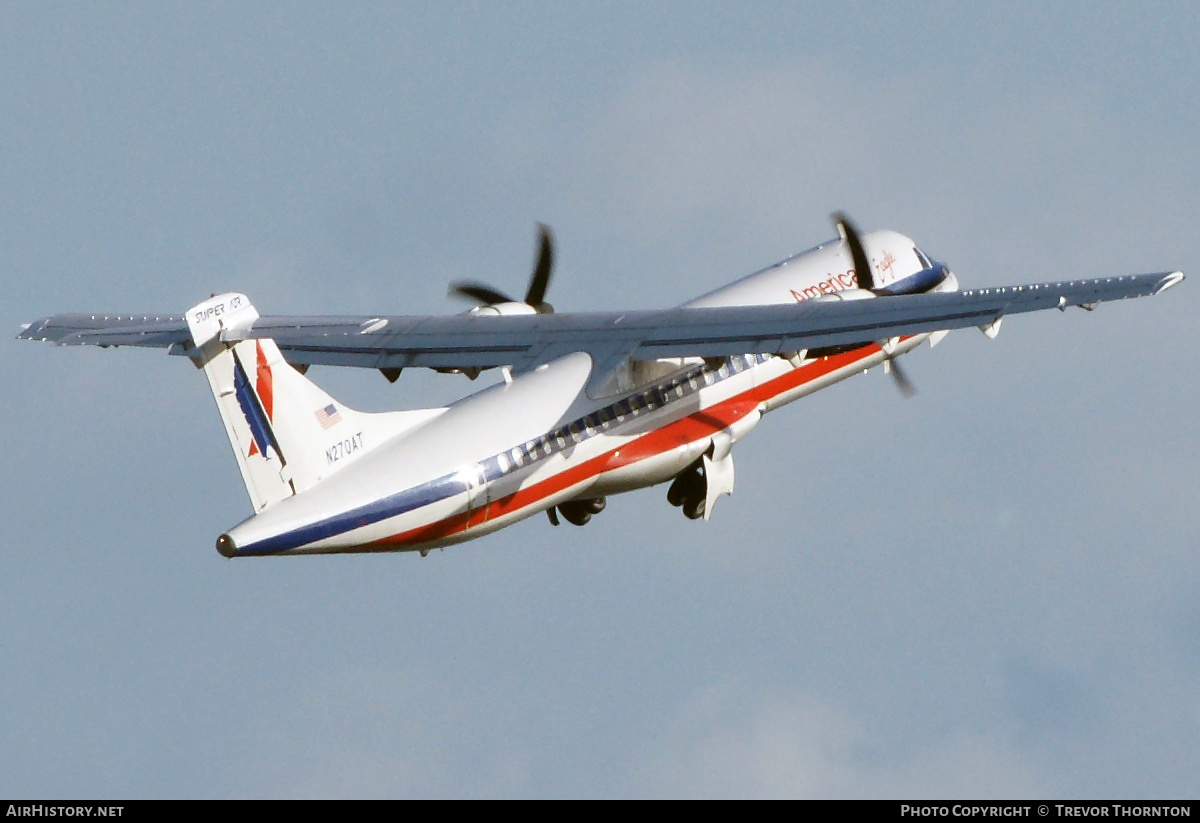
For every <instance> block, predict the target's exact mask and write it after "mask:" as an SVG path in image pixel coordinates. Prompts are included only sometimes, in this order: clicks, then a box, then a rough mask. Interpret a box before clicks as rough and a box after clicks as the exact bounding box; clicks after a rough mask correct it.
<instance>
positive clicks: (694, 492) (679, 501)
mask: <svg viewBox="0 0 1200 823" xmlns="http://www.w3.org/2000/svg"><path fill="white" fill-rule="evenodd" d="M707 491H708V486H707V481H706V479H705V477H704V463H703V462H702V461H700V460H697V461H696V462H695V463H693V464H692V465H691V466H688V467H687V468H686V469H685V470H684V471H683V472H682V473H681V474H680V475H679V476H678V477H676V478H675V479H674V480H672V481H671V485H670V487H669V488H668V489H667V502H668V503H670V504H671V505H672V506H676V507H678V508H681V509H683V515H684V517H686V518H687V519H688V520H696V519H697V518H700V517H703V516H704V498H705V493H706V492H707Z"/></svg>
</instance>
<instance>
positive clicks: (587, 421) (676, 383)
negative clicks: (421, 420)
mask: <svg viewBox="0 0 1200 823" xmlns="http://www.w3.org/2000/svg"><path fill="white" fill-rule="evenodd" d="M771 356H772V355H769V354H746V355H737V356H734V357H729V358H726V359H725V361H724V362H722V363H721V365H720V366H719V367H718V368H716V369H710V368H708V367H706V366H698V367H696V368H694V369H691V370H690V371H687V372H684V373H683V374H680V375H677V376H675V377H674V378H672V379H671V380H668V381H666V382H664V383H661V384H659V385H657V386H653V387H651V388H649V389H646V390H644V391H641V392H638V393H637V394H634V395H630V396H629V397H625V398H622V399H621V400H618V401H617V402H616V403H613V404H611V405H609V406H605V407H604V408H602V409H598V410H597V411H594V412H592V413H591V414H589V415H586V416H585V417H581V418H579V419H578V420H574V421H572V422H571V423H568V424H567V425H565V426H562V427H560V428H558V429H555V430H554V431H552V432H549V433H548V434H544V435H542V436H541V437H539V438H537V439H536V440H530V441H528V442H526V443H523V444H521V445H519V446H514V447H513V448H511V449H509V450H508V451H504V452H501V453H500V454H498V455H496V457H495V458H493V459H494V461H495V469H496V470H498V471H496V472H495V473H496V474H497V475H503V474H507V473H508V472H509V471H512V470H514V469H519V468H522V467H523V466H527V465H529V464H530V463H533V462H535V461H537V460H541V459H544V458H547V457H549V456H550V455H552V454H554V453H556V452H559V451H562V450H564V449H566V448H567V447H568V446H570V445H575V444H579V443H582V442H583V441H584V440H586V439H588V438H590V437H594V436H595V435H597V434H599V433H601V432H603V431H607V430H608V429H609V428H611V427H612V426H614V425H616V424H618V423H624V422H625V421H626V420H628V419H631V418H636V417H639V416H641V415H643V414H645V413H647V412H652V411H656V410H658V409H660V408H662V407H663V406H665V405H667V404H668V403H671V402H674V401H675V400H678V399H681V398H683V397H687V396H688V395H690V394H693V393H695V392H697V391H699V390H700V389H701V388H703V387H705V386H711V385H713V384H714V383H718V382H720V381H721V380H723V379H725V378H726V377H729V376H731V375H734V374H738V373H740V372H743V371H745V370H746V369H748V368H750V367H752V366H754V365H756V364H758V363H763V362H765V361H766V360H767V359H768V358H770V357H771ZM487 462H488V463H491V462H492V461H491V460H489V461H487ZM488 468H489V469H490V468H491V466H489V467H488ZM488 473H489V474H492V472H490V471H489V472H488Z"/></svg>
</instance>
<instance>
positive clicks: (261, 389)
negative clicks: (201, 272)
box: [187, 294, 443, 512]
mask: <svg viewBox="0 0 1200 823" xmlns="http://www.w3.org/2000/svg"><path fill="white" fill-rule="evenodd" d="M187 319H188V327H189V329H190V330H191V332H192V339H193V341H194V343H195V345H196V348H197V352H198V353H197V354H196V355H194V359H195V361H196V364H197V365H198V366H200V367H201V368H202V369H203V370H204V374H205V376H206V377H207V378H208V383H209V387H210V388H211V389H212V393H213V397H214V398H215V399H216V401H217V408H218V409H219V410H220V412H221V420H222V422H223V423H224V425H225V433H226V434H227V435H228V437H229V442H230V444H231V445H232V446H233V451H234V456H235V457H236V458H237V462H238V468H239V469H240V470H241V473H242V479H243V481H245V484H246V491H247V492H248V493H249V494H250V500H251V502H252V503H253V505H254V510H255V511H256V512H259V511H262V510H263V509H265V508H267V507H268V506H270V505H271V504H272V503H276V502H278V501H280V500H283V499H284V498H287V497H291V496H292V495H294V494H298V493H300V492H302V491H304V490H305V489H307V488H310V487H312V486H313V485H315V484H316V483H318V482H320V481H321V480H322V479H324V478H325V477H328V476H330V475H331V474H334V473H335V472H338V471H340V470H342V469H343V468H345V467H346V466H348V465H350V464H351V463H353V462H354V461H355V460H357V459H359V458H360V457H362V455H364V454H366V453H367V452H368V451H371V450H373V449H374V448H376V447H377V446H379V445H380V444H381V443H383V442H385V441H387V440H390V439H392V438H393V437H396V436H398V435H400V434H402V433H403V432H405V431H407V430H409V429H412V428H414V427H416V426H418V425H420V424H421V423H424V422H426V421H428V420H431V419H432V418H434V417H436V416H437V415H439V414H440V413H441V412H442V411H443V409H416V410H412V411H399V412H385V413H381V414H367V413H363V412H358V411H355V410H353V409H350V408H347V407H346V406H343V405H342V404H341V403H339V402H338V401H336V400H334V399H333V398H332V397H330V396H329V395H328V394H326V393H325V392H324V391H323V390H322V389H321V388H320V387H319V386H317V385H316V384H315V383H313V382H312V381H311V380H309V379H308V378H306V377H305V376H304V375H302V374H300V372H298V371H296V370H295V369H294V368H292V366H291V365H289V364H288V362H287V361H286V360H284V359H283V355H282V354H281V353H280V351H279V347H278V346H276V345H275V342H274V341H273V340H268V339H261V340H243V339H238V338H240V337H243V336H244V333H245V332H246V331H247V330H248V329H249V328H250V326H251V325H252V324H253V322H254V321H255V320H257V319H258V312H257V311H256V310H255V309H254V307H253V306H252V305H251V304H250V301H249V300H248V299H247V298H246V296H245V295H242V294H223V295H218V296H216V297H212V298H210V299H209V300H206V301H204V302H203V303H201V304H199V305H198V306H195V307H194V308H192V309H191V310H190V311H189V312H188V315H187ZM222 338H225V339H222Z"/></svg>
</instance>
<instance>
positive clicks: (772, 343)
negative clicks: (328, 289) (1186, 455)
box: [18, 213, 1184, 557]
mask: <svg viewBox="0 0 1200 823" xmlns="http://www.w3.org/2000/svg"><path fill="white" fill-rule="evenodd" d="M833 219H834V223H835V225H836V226H837V229H838V237H837V238H835V239H833V240H830V241H827V242H825V243H822V244H821V245H818V246H816V247H814V248H812V249H809V250H808V251H804V252H801V253H799V254H796V255H793V256H792V257H789V258H787V259H785V260H782V261H780V262H778V263H776V264H775V265H773V266H770V267H768V268H765V269H763V270H761V271H758V272H755V273H753V274H750V275H748V276H746V277H743V278H741V279H739V280H736V281H734V282H733V283H731V284H729V285H726V286H724V287H722V288H718V289H716V290H715V291H712V292H709V293H708V294H705V295H702V296H700V297H697V298H695V299H693V300H690V301H688V302H686V303H684V304H682V305H681V306H678V307H676V308H673V309H666V310H657V311H645V310H642V311H618V312H593V313H556V312H555V311H554V309H553V307H552V306H551V305H550V304H549V303H547V302H546V299H545V298H546V290H547V286H548V284H549V280H550V274H551V270H552V267H553V259H554V243H553V238H552V234H551V233H550V230H549V229H548V228H547V227H545V226H541V227H540V243H539V247H538V252H537V258H536V263H535V266H534V270H533V274H532V276H531V279H530V284H529V287H528V289H527V291H526V294H525V296H524V299H522V300H515V299H513V298H511V297H509V296H508V295H506V294H504V293H502V292H500V291H497V290H495V289H493V288H492V287H490V286H488V285H486V284H481V283H473V282H469V283H457V284H454V285H452V287H451V293H452V294H455V295H458V296H460V297H465V298H468V299H471V300H474V301H475V302H477V303H478V304H479V305H477V306H476V307H475V308H472V309H470V310H468V311H466V312H464V313H462V314H457V315H448V316H385V315H364V316H269V315H259V313H258V311H257V310H256V309H255V308H254V306H253V305H252V304H251V302H250V300H249V299H248V298H247V297H246V296H245V295H243V294H239V293H228V294H221V295H214V296H212V297H210V298H209V299H208V300H204V301H203V302H201V303H199V304H197V305H196V306H194V307H192V308H191V309H189V310H188V311H187V313H186V314H185V315H183V316H177V315H173V316H165V315H149V314H146V315H94V314H87V315H82V314H70V315H56V316H52V317H46V318H43V319H41V320H38V321H37V322H35V323H32V324H29V325H28V326H25V327H23V328H22V331H21V333H20V334H19V335H18V337H19V338H21V339H27V340H46V341H51V342H54V343H56V344H58V345H97V346H104V347H108V346H142V347H158V348H166V349H167V350H168V352H169V353H170V354H176V355H182V356H185V357H188V358H190V359H191V360H192V362H193V363H195V365H196V366H198V367H200V368H202V369H203V371H204V374H205V376H206V377H207V379H208V384H209V388H210V389H211V391H212V394H213V397H214V398H215V400H216V403H217V408H218V410H219V411H220V415H221V419H222V422H223V423H224V427H225V433H226V435H227V436H228V438H229V441H230V444H231V445H232V447H233V451H234V455H235V457H236V459H237V464H238V468H239V469H240V470H241V475H242V480H243V481H244V483H245V486H246V491H247V493H248V494H249V496H250V500H251V503H252V505H253V508H254V513H253V514H252V515H251V516H250V517H248V518H246V519H245V520H243V521H242V522H240V523H238V524H237V525H235V526H233V527H232V528H230V529H229V530H228V531H226V532H224V533H222V534H221V535H220V537H218V538H217V541H216V547H217V550H218V551H219V552H220V553H221V554H222V555H224V556H225V557H246V556H268V555H285V554H286V555H292V554H321V553H343V552H391V551H417V552H420V554H421V555H422V556H425V555H426V554H427V553H428V552H429V551H430V550H431V549H433V548H442V547H445V546H448V545H452V544H456V543H460V542H463V541H467V540H471V539H474V538H477V537H481V536H483V535H486V534H489V533H491V532H494V531H496V530H498V529H501V528H503V527H505V526H509V525H512V524H513V523H516V522H518V521H520V520H523V519H524V518H527V517H530V516H531V515H535V514H537V513H539V512H543V511H544V512H546V513H547V516H548V518H549V520H550V522H551V523H552V524H553V525H555V526H557V525H559V523H560V517H561V519H563V520H566V521H567V522H569V523H572V524H575V525H580V526H581V525H583V524H585V523H587V522H588V520H589V519H590V518H591V517H593V516H594V515H596V514H598V513H599V512H601V511H602V510H603V509H604V507H605V502H606V498H607V497H609V496H611V495H614V494H620V493H623V492H629V491H633V490H636V489H642V488H646V487H649V486H654V485H658V484H669V485H668V488H667V494H666V497H667V501H668V503H670V504H671V505H672V506H675V507H678V508H679V509H681V511H682V513H683V514H684V516H686V517H688V518H690V519H698V518H704V519H706V520H707V519H709V518H711V516H712V512H713V507H714V505H715V503H716V501H717V498H718V497H720V496H721V495H726V494H730V493H732V491H733V481H734V469H733V458H732V454H731V450H732V448H733V446H734V445H735V444H737V443H738V442H739V441H740V440H741V439H742V438H743V437H745V436H746V435H747V434H749V433H750V432H751V431H752V430H753V429H754V427H755V426H756V425H757V424H758V422H759V421H760V420H761V419H762V417H763V415H764V414H766V413H768V412H770V411H774V410H775V409H777V408H779V407H780V406H783V405H786V404H787V403H790V402H792V401H794V400H797V399H799V398H801V397H804V396H806V395H808V394H811V393H812V392H815V391H818V390H820V389H823V388H825V387H827V386H830V385H833V384H834V383H837V382H839V381H841V380H844V379H846V378H848V377H850V376H852V375H855V374H858V373H860V372H864V371H867V370H869V369H871V368H873V367H875V366H882V367H883V368H884V370H885V371H887V372H889V373H890V374H891V375H892V377H893V379H894V380H895V382H896V385H897V386H898V387H899V388H900V389H901V391H902V392H904V393H905V394H911V393H912V391H913V388H912V384H911V382H910V381H909V380H908V379H907V377H905V375H904V372H903V371H902V370H901V369H900V366H899V364H898V362H897V358H898V357H899V356H900V355H902V354H905V353H907V352H909V351H911V350H913V349H914V348H916V347H917V346H919V345H921V344H922V343H925V342H928V343H929V344H930V345H931V346H934V345H936V344H937V343H938V342H939V341H940V340H942V339H943V338H944V337H945V336H946V334H948V333H949V331H951V330H953V329H959V328H969V327H971V326H976V327H978V328H980V329H981V330H982V331H983V332H984V333H985V334H987V335H988V336H989V337H995V336H996V334H997V333H998V331H999V328H1000V324H1001V321H1002V320H1003V318H1004V317H1005V316H1006V315H1009V314H1017V313H1022V312H1032V311H1039V310H1045V309H1051V308H1057V309H1060V310H1064V311H1065V310H1066V308H1068V307H1070V306H1080V307H1082V308H1085V309H1088V310H1090V309H1093V308H1095V306H1096V304H1098V303H1101V302H1104V301H1110V300H1118V299H1123V298H1131V297H1143V296H1149V295H1155V294H1158V293H1160V292H1162V291H1165V290H1166V289H1168V288H1171V287H1172V286H1175V285H1177V284H1178V283H1179V282H1181V281H1182V280H1183V278H1184V276H1183V273H1182V272H1181V271H1170V272H1159V273H1154V274H1134V275H1122V276H1114V277H1102V278H1091V279H1083V280H1070V281H1062V282H1047V283H1036V284H1029V285H1015V286H1001V287H995V288H983V289H960V288H959V284H958V279H957V277H956V276H955V275H954V273H953V272H951V270H950V268H949V267H948V266H946V265H945V264H944V263H941V262H938V261H936V260H934V259H933V258H931V257H929V256H928V255H926V254H925V252H924V251H922V250H921V249H920V248H919V247H918V246H917V244H916V243H915V242H914V241H913V240H912V239H910V238H909V237H906V236H904V235H902V234H899V233H897V232H894V231H874V232H870V233H868V234H865V235H860V233H859V231H858V230H857V229H856V228H855V227H854V225H853V224H852V223H851V222H850V220H849V219H848V218H847V217H846V216H845V215H843V214H840V213H837V214H834V215H833ZM316 364H321V365H333V366H350V367H360V368H373V369H378V370H380V371H381V372H382V373H383V375H384V376H385V377H386V378H387V379H388V380H389V381H393V382H394V381H395V380H396V379H397V378H398V377H399V375H400V372H401V370H402V369H405V368H411V367H423V368H431V369H435V370H437V371H440V372H448V373H459V374H465V375H467V376H468V377H471V378H472V379H474V378H475V377H476V376H477V375H478V374H479V373H480V372H481V371H483V370H485V369H498V370H499V372H500V376H501V377H502V380H500V381H498V382H496V383H495V384H494V385H492V386H489V387H487V388H484V389H482V390H481V391H478V392H475V393H473V394H470V395H468V396H466V397H464V398H463V399H461V400H459V401H457V402H455V403H452V404H451V405H449V406H446V407H441V408H422V409H406V410H401V411H391V412H378V413H364V412H360V411H355V410H353V409H351V408H349V407H347V406H345V405H344V404H342V403H341V402H339V401H337V400H335V399H334V398H332V397H330V396H329V395H328V394H327V393H325V392H324V391H323V390H322V389H321V388H319V387H318V386H317V385H316V384H315V383H313V382H312V381H311V380H309V379H308V377H306V376H305V373H306V371H307V370H308V367H309V366H311V365H316Z"/></svg>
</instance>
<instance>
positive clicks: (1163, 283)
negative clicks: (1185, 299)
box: [1154, 270, 1184, 294]
mask: <svg viewBox="0 0 1200 823" xmlns="http://www.w3.org/2000/svg"><path fill="white" fill-rule="evenodd" d="M1183 280H1184V277H1183V272H1181V271H1179V270H1175V271H1173V272H1170V273H1169V274H1165V275H1163V278H1162V280H1160V281H1158V288H1156V289H1155V290H1154V293H1155V294H1162V293H1163V292H1165V291H1166V290H1167V289H1169V288H1171V287H1172V286H1178V285H1179V284H1180V283H1182V282H1183Z"/></svg>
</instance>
